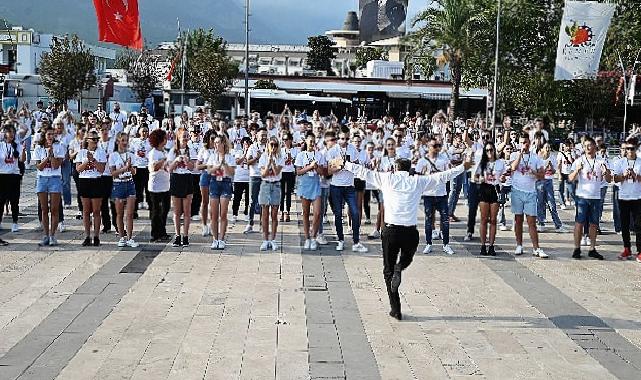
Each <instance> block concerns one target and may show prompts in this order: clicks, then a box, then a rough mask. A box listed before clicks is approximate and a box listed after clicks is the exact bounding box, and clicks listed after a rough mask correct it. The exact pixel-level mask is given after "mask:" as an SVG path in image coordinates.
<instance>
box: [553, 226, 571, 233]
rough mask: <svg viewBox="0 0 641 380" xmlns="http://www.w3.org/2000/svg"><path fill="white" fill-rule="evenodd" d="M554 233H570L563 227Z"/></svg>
mask: <svg viewBox="0 0 641 380" xmlns="http://www.w3.org/2000/svg"><path fill="white" fill-rule="evenodd" d="M556 232H557V233H559V234H567V233H568V232H570V230H568V229H567V228H565V226H561V227H559V228H557V229H556Z"/></svg>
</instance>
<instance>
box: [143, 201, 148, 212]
mask: <svg viewBox="0 0 641 380" xmlns="http://www.w3.org/2000/svg"><path fill="white" fill-rule="evenodd" d="M142 209H143V210H148V209H149V204H148V203H147V202H142Z"/></svg>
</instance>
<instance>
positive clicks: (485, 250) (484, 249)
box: [481, 245, 487, 256]
mask: <svg viewBox="0 0 641 380" xmlns="http://www.w3.org/2000/svg"><path fill="white" fill-rule="evenodd" d="M481 256H487V248H486V247H485V245H482V246H481Z"/></svg>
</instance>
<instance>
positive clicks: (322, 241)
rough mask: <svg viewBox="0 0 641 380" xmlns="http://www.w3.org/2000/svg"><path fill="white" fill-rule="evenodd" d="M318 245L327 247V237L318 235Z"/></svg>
mask: <svg viewBox="0 0 641 380" xmlns="http://www.w3.org/2000/svg"><path fill="white" fill-rule="evenodd" d="M316 243H318V244H319V245H327V239H325V235H323V234H318V236H316Z"/></svg>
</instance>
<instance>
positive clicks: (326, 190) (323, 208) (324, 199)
mask: <svg viewBox="0 0 641 380" xmlns="http://www.w3.org/2000/svg"><path fill="white" fill-rule="evenodd" d="M328 200H329V187H327V188H324V187H321V209H320V213H321V214H320V217H321V222H320V225H319V226H318V233H319V234H322V233H323V217H324V216H325V214H326V213H327V201H328ZM314 212H316V211H314Z"/></svg>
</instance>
